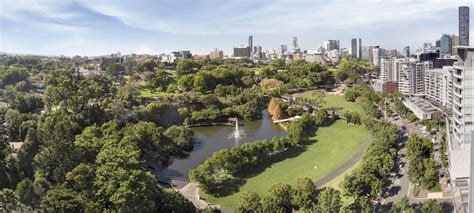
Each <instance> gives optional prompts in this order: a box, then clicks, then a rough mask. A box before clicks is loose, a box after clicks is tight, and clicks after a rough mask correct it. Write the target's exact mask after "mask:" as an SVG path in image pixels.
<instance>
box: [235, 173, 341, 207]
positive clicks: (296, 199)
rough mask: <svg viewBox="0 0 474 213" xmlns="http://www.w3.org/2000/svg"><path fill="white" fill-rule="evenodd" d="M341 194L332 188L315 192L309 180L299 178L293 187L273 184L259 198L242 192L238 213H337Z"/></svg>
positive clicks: (253, 194) (253, 193) (250, 193)
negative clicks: (298, 212) (301, 212)
mask: <svg viewBox="0 0 474 213" xmlns="http://www.w3.org/2000/svg"><path fill="white" fill-rule="evenodd" d="M341 206H342V203H341V193H340V192H339V191H338V190H336V189H333V188H323V189H321V190H317V189H316V186H315V185H314V183H313V182H312V181H311V179H309V178H299V179H298V180H297V182H296V185H295V186H291V185H289V184H282V183H278V184H274V185H272V186H271V187H270V188H268V190H267V194H266V196H265V197H263V198H261V197H260V196H259V195H258V194H257V193H255V192H244V193H242V194H241V196H240V198H239V207H238V209H237V211H238V212H292V210H299V211H303V212H339V210H340V209H341Z"/></svg>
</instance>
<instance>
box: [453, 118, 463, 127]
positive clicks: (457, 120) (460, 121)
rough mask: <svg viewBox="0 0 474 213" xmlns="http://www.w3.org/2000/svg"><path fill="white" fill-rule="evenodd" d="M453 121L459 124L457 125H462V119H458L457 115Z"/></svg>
mask: <svg viewBox="0 0 474 213" xmlns="http://www.w3.org/2000/svg"><path fill="white" fill-rule="evenodd" d="M453 119H454V121H455V122H457V123H460V124H461V123H462V118H458V116H457V115H454V116H453ZM454 126H456V125H454Z"/></svg>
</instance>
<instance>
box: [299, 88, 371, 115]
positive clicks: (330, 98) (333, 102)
mask: <svg viewBox="0 0 474 213" xmlns="http://www.w3.org/2000/svg"><path fill="white" fill-rule="evenodd" d="M301 97H305V98H311V97H313V95H311V94H309V93H305V94H302V95H301ZM322 107H341V108H342V110H340V111H338V113H344V112H347V111H355V112H358V113H359V114H361V115H365V113H364V111H363V110H362V107H361V105H360V104H358V103H356V102H349V101H346V99H345V98H344V96H343V95H328V94H326V95H325V97H324V104H323V105H322Z"/></svg>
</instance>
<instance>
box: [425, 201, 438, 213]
mask: <svg viewBox="0 0 474 213" xmlns="http://www.w3.org/2000/svg"><path fill="white" fill-rule="evenodd" d="M421 212H423V213H441V212H442V209H441V205H439V203H438V202H437V201H436V200H428V201H426V202H424V203H423V206H422V207H421Z"/></svg>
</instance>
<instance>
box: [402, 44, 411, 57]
mask: <svg viewBox="0 0 474 213" xmlns="http://www.w3.org/2000/svg"><path fill="white" fill-rule="evenodd" d="M403 56H405V57H407V58H409V57H410V46H406V47H405V48H403Z"/></svg>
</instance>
